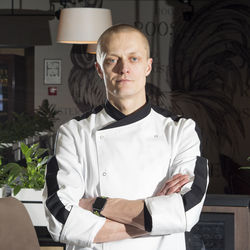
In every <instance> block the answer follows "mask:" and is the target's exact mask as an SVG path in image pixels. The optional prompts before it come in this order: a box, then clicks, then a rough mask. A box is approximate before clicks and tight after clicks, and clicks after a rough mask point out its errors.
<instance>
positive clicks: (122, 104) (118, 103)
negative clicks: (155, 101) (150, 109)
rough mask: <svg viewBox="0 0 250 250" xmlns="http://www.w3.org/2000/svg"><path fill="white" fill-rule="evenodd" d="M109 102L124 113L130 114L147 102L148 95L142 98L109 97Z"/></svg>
mask: <svg viewBox="0 0 250 250" xmlns="http://www.w3.org/2000/svg"><path fill="white" fill-rule="evenodd" d="M108 100H109V102H110V103H111V104H112V105H113V106H114V107H116V108H117V109H118V110H119V111H121V112H122V113H123V114H124V115H129V114H131V113H133V112H135V111H136V110H138V109H139V108H141V107H142V106H143V105H144V104H145V103H146V96H144V98H141V99H135V98H131V99H130V98H124V99H113V98H108Z"/></svg>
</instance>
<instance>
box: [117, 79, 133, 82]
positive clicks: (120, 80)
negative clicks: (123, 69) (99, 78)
mask: <svg viewBox="0 0 250 250" xmlns="http://www.w3.org/2000/svg"><path fill="white" fill-rule="evenodd" d="M116 82H117V83H128V82H131V80H129V79H119V80H116Z"/></svg>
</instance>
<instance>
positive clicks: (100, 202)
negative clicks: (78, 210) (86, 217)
mask: <svg viewBox="0 0 250 250" xmlns="http://www.w3.org/2000/svg"><path fill="white" fill-rule="evenodd" d="M107 199H108V198H107V197H104V196H101V197H97V198H96V200H95V202H94V204H93V205H92V208H93V213H94V214H95V215H98V216H101V217H104V216H103V215H101V211H102V210H103V208H104V206H105V204H106V202H107Z"/></svg>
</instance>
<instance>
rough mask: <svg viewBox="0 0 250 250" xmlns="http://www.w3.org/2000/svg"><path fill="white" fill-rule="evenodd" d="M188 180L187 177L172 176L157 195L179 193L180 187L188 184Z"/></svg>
mask: <svg viewBox="0 0 250 250" xmlns="http://www.w3.org/2000/svg"><path fill="white" fill-rule="evenodd" d="M189 180H190V178H189V176H188V175H182V174H177V175H174V176H173V177H172V178H171V179H170V180H168V181H166V183H165V185H164V186H163V188H162V189H161V190H160V192H158V193H157V195H166V194H172V193H176V192H179V191H180V189H181V188H182V186H184V185H185V184H186V183H188V182H189Z"/></svg>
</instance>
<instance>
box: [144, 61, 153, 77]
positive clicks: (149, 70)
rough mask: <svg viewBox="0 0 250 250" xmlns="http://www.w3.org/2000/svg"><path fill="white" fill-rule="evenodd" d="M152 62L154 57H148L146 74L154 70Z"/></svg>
mask: <svg viewBox="0 0 250 250" xmlns="http://www.w3.org/2000/svg"><path fill="white" fill-rule="evenodd" d="M152 62H153V58H149V59H148V66H147V69H146V76H148V75H149V74H150V72H151V70H152Z"/></svg>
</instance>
